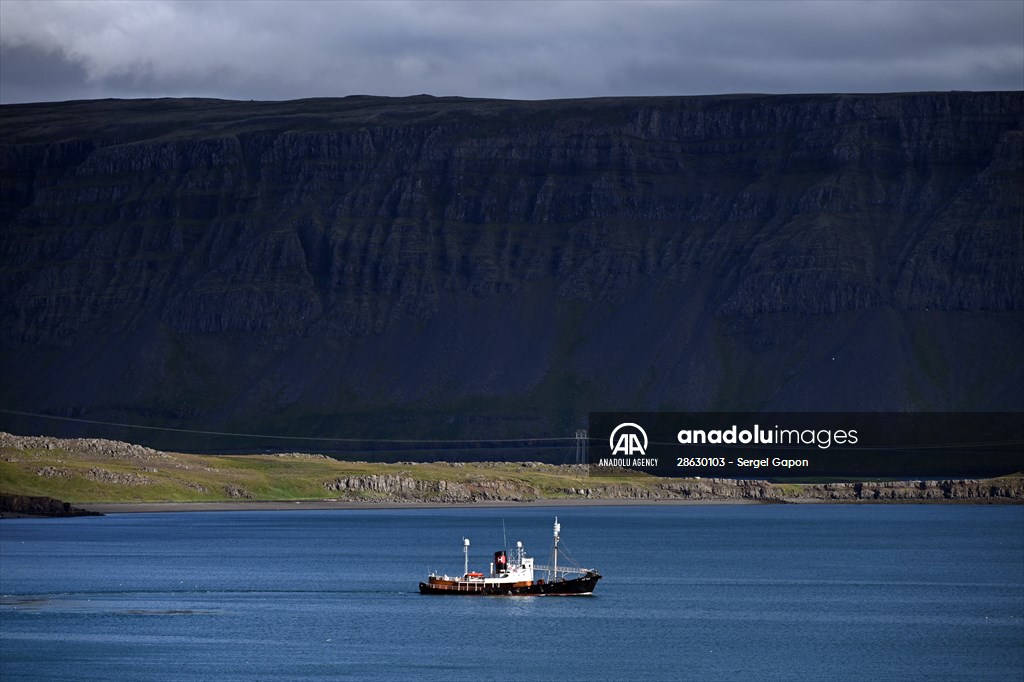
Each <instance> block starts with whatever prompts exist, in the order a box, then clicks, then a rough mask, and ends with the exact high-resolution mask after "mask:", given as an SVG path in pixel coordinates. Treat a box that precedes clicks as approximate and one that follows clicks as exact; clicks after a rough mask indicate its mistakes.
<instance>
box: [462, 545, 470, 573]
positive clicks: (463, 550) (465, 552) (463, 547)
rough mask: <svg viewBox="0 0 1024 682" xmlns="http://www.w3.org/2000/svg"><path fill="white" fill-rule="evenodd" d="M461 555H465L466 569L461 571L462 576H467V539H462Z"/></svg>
mask: <svg viewBox="0 0 1024 682" xmlns="http://www.w3.org/2000/svg"><path fill="white" fill-rule="evenodd" d="M462 553H463V554H465V555H466V556H465V558H466V567H465V570H463V571H462V575H467V574H468V573H469V538H462Z"/></svg>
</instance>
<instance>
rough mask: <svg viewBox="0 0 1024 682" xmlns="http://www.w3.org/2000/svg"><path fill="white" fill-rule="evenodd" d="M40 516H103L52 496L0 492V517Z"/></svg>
mask: <svg viewBox="0 0 1024 682" xmlns="http://www.w3.org/2000/svg"><path fill="white" fill-rule="evenodd" d="M40 516H57V517H63V516H103V514H102V513H100V512H98V511H90V510H87V509H79V508H78V507H73V506H71V503H70V502H61V501H60V500H55V499H53V498H52V497H42V496H27V495H2V494H0V519H11V518H26V517H29V518H31V517H40Z"/></svg>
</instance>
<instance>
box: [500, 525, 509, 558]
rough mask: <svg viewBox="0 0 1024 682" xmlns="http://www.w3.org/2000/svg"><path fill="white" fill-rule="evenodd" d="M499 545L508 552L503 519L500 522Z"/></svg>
mask: <svg viewBox="0 0 1024 682" xmlns="http://www.w3.org/2000/svg"><path fill="white" fill-rule="evenodd" d="M501 544H502V546H503V547H504V548H505V551H506V552H507V551H508V537H507V536H506V535H505V519H502V520H501Z"/></svg>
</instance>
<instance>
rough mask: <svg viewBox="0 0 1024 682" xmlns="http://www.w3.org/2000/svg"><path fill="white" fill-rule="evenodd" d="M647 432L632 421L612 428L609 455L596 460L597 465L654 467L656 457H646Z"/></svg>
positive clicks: (656, 462) (656, 463)
mask: <svg viewBox="0 0 1024 682" xmlns="http://www.w3.org/2000/svg"><path fill="white" fill-rule="evenodd" d="M648 445H649V442H648V440H647V432H646V431H644V429H643V427H642V426H640V425H639V424H634V423H633V422H624V423H622V424H619V425H618V426H616V427H615V428H614V429H612V434H611V435H610V436H609V437H608V449H609V451H610V452H611V457H604V458H601V459H600V461H598V466H607V467H656V466H658V458H657V457H652V458H648V457H646V454H647V446H648Z"/></svg>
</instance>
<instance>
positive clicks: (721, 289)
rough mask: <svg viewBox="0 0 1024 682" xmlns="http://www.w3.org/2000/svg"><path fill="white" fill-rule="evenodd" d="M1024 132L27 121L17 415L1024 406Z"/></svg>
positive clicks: (281, 419) (1022, 100) (6, 141)
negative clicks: (22, 412)
mask: <svg viewBox="0 0 1024 682" xmlns="http://www.w3.org/2000/svg"><path fill="white" fill-rule="evenodd" d="M1022 141H1024V93H1020V92H993V93H919V94H894V95H807V96H757V95H736V96H715V97H691V98H675V97H664V98H626V99H595V100H562V101H546V102H517V101H499V100H471V99H461V98H434V97H428V96H418V97H410V98H402V99H392V98H379V97H348V98H344V99H314V100H302V101H294V102H230V101H219V100H197V99H182V100H173V99H170V100H129V101H117V100H104V101H87V102H67V103H60V104H25V105H8V106H3V107H0V187H2V191H0V293H2V303H0V351H2V357H0V372H2V375H3V382H2V388H0V407H3V408H7V409H15V410H24V411H30V412H45V413H50V414H59V415H64V416H71V417H83V418H87V419H96V420H105V421H113V422H127V423H132V424H149V425H155V426H170V427H185V428H191V429H197V428H198V429H209V430H233V431H247V432H257V433H281V434H293V435H315V436H324V435H328V436H330V435H335V436H343V435H351V436H358V437H374V436H377V437H380V436H390V437H444V438H453V437H488V438H499V437H524V436H540V435H557V436H564V435H571V433H572V429H574V428H576V427H578V426H583V425H585V424H584V422H585V415H586V413H587V412H588V411H592V410H613V409H680V410H775V411H787V410H821V409H828V410H834V411H841V410H862V411H874V410H941V411H946V410H954V411H955V410H1021V409H1024V388H1022V386H1024V362H1022V359H1021V358H1022V352H1021V351H1022V349H1024V234H1022V227H1021V226H1022V221H1024V192H1022V190H1021V188H1022V186H1024V161H1022V159H1024V149H1022V146H1024V144H1022ZM0 423H2V424H4V425H6V426H7V428H9V429H12V430H18V431H22V432H28V431H35V432H40V431H42V432H48V433H65V434H68V435H71V434H78V433H88V429H89V427H88V426H86V425H83V424H75V423H63V424H60V423H56V422H51V421H42V420H39V421H35V420H32V419H30V418H26V417H18V416H15V415H11V414H2V415H0ZM103 433H107V434H109V433H110V431H109V430H104V431H103ZM164 435H165V436H166V435H167V434H164ZM122 437H123V436H122ZM131 438H132V439H134V440H140V439H141V440H145V441H147V442H152V443H154V444H164V445H168V443H167V438H164V437H163V436H161V434H160V432H152V433H150V434H147V435H143V434H141V433H136V434H132V435H131ZM219 445H220V444H219V443H216V442H212V441H211V446H213V447H218V446H219Z"/></svg>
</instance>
